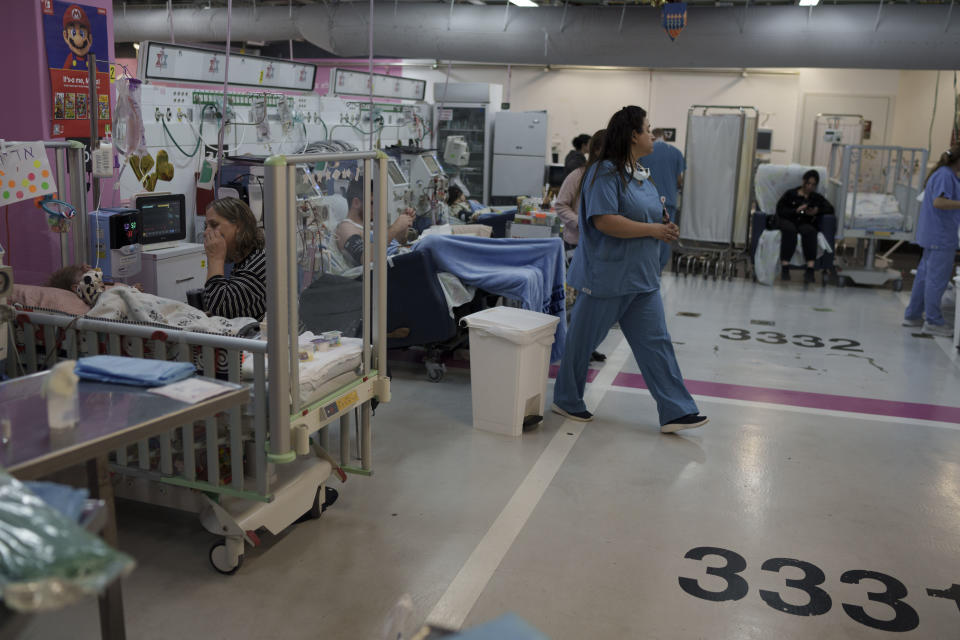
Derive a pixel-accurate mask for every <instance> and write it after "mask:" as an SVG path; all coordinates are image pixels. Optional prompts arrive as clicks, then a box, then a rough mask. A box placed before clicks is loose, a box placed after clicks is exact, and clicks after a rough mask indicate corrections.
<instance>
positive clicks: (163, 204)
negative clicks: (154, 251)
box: [136, 194, 187, 244]
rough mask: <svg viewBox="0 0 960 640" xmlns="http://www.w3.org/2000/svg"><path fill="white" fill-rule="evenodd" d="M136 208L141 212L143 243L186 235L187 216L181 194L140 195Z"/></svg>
mask: <svg viewBox="0 0 960 640" xmlns="http://www.w3.org/2000/svg"><path fill="white" fill-rule="evenodd" d="M136 208H137V209H138V210H139V211H140V214H141V236H140V237H141V238H142V242H143V244H157V243H160V242H170V241H173V240H183V239H185V238H186V237H187V224H186V220H187V216H186V206H185V198H184V196H183V194H168V195H160V196H140V197H138V198H137V200H136Z"/></svg>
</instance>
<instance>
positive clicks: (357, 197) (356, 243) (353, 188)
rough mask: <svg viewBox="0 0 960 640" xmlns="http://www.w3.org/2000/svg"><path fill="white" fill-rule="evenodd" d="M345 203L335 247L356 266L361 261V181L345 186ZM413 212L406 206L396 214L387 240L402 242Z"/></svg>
mask: <svg viewBox="0 0 960 640" xmlns="http://www.w3.org/2000/svg"><path fill="white" fill-rule="evenodd" d="M346 198H347V203H348V204H349V206H350V210H349V211H348V213H347V217H346V218H344V220H343V222H341V223H340V224H339V225H337V248H338V249H340V253H342V254H343V257H344V258H346V259H347V261H348V262H350V263H351V266H353V267H356V266H357V265H359V264H360V263H361V262H363V236H362V235H361V234H362V233H363V182H361V181H360V180H354V181H352V182H351V183H350V186H349V187H347V193H346ZM414 215H415V212H414V210H413V209H411V208H409V207H408V208H407V209H406V210H405V211H404V212H403V213H401V214H400V215H398V216H397V219H396V220H394V221H393V224H391V225H390V227H389V228H388V229H387V242H388V243H389V242H390V241H391V240H396V241H397V242H399V243H400V244H403V243H404V241H405V240H406V238H407V229H409V228H410V225H412V224H413V217H414Z"/></svg>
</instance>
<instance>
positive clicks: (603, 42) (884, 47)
mask: <svg viewBox="0 0 960 640" xmlns="http://www.w3.org/2000/svg"><path fill="white" fill-rule="evenodd" d="M885 4H887V6H885V7H883V15H884V18H885V19H884V20H882V21H881V23H880V24H877V23H876V13H877V7H876V6H872V5H849V4H844V5H827V6H821V7H819V9H818V11H817V12H815V13H814V14H813V15H812V16H810V18H809V23H806V21H805V18H806V17H807V15H808V12H807V11H805V10H804V8H801V7H797V6H794V5H775V6H758V5H756V4H754V6H752V7H750V25H749V28H746V29H744V30H743V32H742V33H741V31H740V30H741V28H742V26H743V25H744V23H743V8H742V7H699V6H696V7H692V8H691V9H689V20H688V24H687V27H686V28H685V29H684V31H683V33H681V34H680V36H679V37H678V38H677V40H676V41H675V42H673V43H671V42H670V41H669V38H668V37H667V35H666V33H665V32H664V31H663V27H662V26H661V24H660V12H659V11H656V10H654V9H652V8H647V7H640V8H637V9H636V10H634V11H631V12H630V13H629V14H626V15H625V17H624V18H623V27H622V32H618V27H619V22H620V17H621V15H622V8H621V7H602V6H590V7H585V6H558V7H546V6H542V7H539V8H536V9H517V10H514V11H511V10H510V9H509V8H506V9H505V8H502V7H499V6H496V5H487V6H475V5H460V6H458V7H457V10H456V11H455V12H454V13H453V16H451V15H450V12H449V7H448V6H446V4H445V3H422V2H410V3H405V4H404V10H403V12H400V13H399V14H398V15H397V17H396V18H395V19H394V20H392V21H378V23H377V24H376V25H375V26H374V45H375V51H374V52H375V54H376V55H378V56H386V57H393V58H427V59H434V60H435V59H441V60H463V61H476V62H493V63H503V64H506V63H526V64H539V65H544V64H547V63H549V64H553V65H562V64H575V65H587V66H637V65H638V63H639V64H642V65H643V66H647V67H658V68H673V67H686V68H690V67H753V66H757V65H759V64H762V65H763V66H764V67H823V68H836V67H840V68H875V69H956V68H957V67H960V30H958V29H953V30H950V31H945V30H944V17H945V13H946V7H944V6H942V5H919V4H910V5H896V4H890V3H885ZM366 10H367V7H365V6H363V3H356V2H341V3H339V4H329V5H319V4H318V5H309V6H301V7H296V8H294V11H293V15H292V16H290V15H289V12H288V8H287V7H267V6H261V7H260V8H259V9H258V10H257V13H256V17H255V18H254V16H253V15H252V12H250V11H234V15H233V32H234V39H235V40H288V39H294V40H307V41H309V42H311V43H312V44H314V45H316V46H318V47H320V48H321V49H324V50H326V51H329V52H331V53H333V54H335V55H337V56H342V57H348V58H359V57H365V56H366V55H367V53H368V52H367V35H368V29H369V24H368V19H369V17H368V15H367V11H366ZM507 12H509V13H507ZM564 12H566V15H564ZM173 14H174V15H173V20H174V28H175V30H176V37H177V40H178V41H180V42H209V41H215V40H222V39H223V38H224V37H225V35H226V34H225V33H224V29H223V26H224V25H225V22H226V19H225V14H224V12H223V11H222V10H217V9H211V10H192V9H176V10H174V12H173ZM507 16H509V20H507V19H505V18H507ZM164 18H165V12H164V11H157V10H143V9H139V10H135V9H133V8H128V10H127V14H126V16H123V15H119V14H118V15H115V16H114V31H115V40H116V41H117V42H137V41H140V40H165V39H166V38H167V29H166V28H164V27H166V25H165V24H163V23H164ZM561 25H562V28H561ZM946 26H947V27H949V26H950V25H949V22H948V24H947V25H946ZM448 27H449V28H448ZM874 29H876V31H875V30H874ZM544 33H546V36H543V35H542V34H544ZM545 41H549V44H550V46H549V47H547V48H545V47H544V46H543V44H541V43H543V42H545ZM667 45H669V46H667Z"/></svg>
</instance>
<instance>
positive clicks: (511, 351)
mask: <svg viewBox="0 0 960 640" xmlns="http://www.w3.org/2000/svg"><path fill="white" fill-rule="evenodd" d="M559 321H560V319H559V318H557V317H556V316H550V315H547V314H545V313H537V312H536V311H525V310H523V309H514V308H512V307H494V308H492V309H485V310H483V311H480V312H478V313H474V314H471V315H469V316H466V317H465V318H463V320H462V322H464V323H465V324H466V325H467V326H468V327H469V328H470V389H471V392H472V394H473V427H474V428H475V429H483V430H484V431H492V432H494V433H503V434H506V435H510V436H519V435H521V434H522V433H523V420H524V418H525V417H526V416H542V415H543V408H544V402H545V399H546V392H547V376H548V374H549V371H550V350H551V347H552V346H553V337H554V333H555V332H556V327H557V323H558V322H559Z"/></svg>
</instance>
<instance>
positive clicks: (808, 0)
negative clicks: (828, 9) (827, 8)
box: [800, 0, 820, 7]
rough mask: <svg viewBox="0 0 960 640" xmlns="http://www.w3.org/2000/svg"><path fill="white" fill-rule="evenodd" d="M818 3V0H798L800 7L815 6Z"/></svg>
mask: <svg viewBox="0 0 960 640" xmlns="http://www.w3.org/2000/svg"><path fill="white" fill-rule="evenodd" d="M818 4H820V0H800V6H801V7H815V6H817V5H818Z"/></svg>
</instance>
